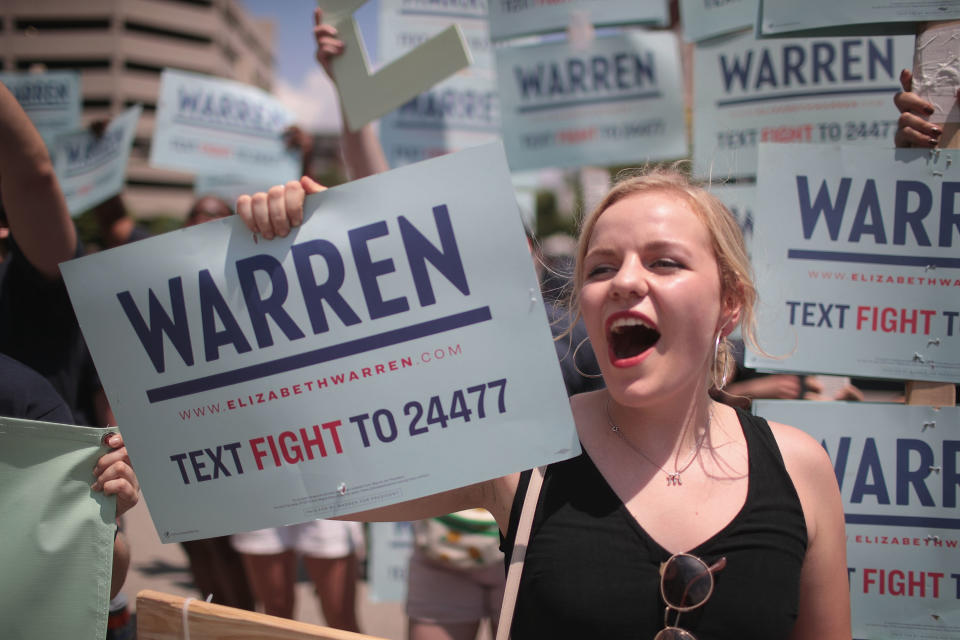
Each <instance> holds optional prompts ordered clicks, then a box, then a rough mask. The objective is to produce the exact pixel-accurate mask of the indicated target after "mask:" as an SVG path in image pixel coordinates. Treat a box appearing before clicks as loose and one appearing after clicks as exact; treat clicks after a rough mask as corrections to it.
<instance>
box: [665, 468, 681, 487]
mask: <svg viewBox="0 0 960 640" xmlns="http://www.w3.org/2000/svg"><path fill="white" fill-rule="evenodd" d="M682 484H683V483H682V482H681V481H680V472H679V471H674V472H673V473H668V474H667V486H668V487H679V486H680V485H682Z"/></svg>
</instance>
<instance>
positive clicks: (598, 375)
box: [573, 337, 603, 378]
mask: <svg viewBox="0 0 960 640" xmlns="http://www.w3.org/2000/svg"><path fill="white" fill-rule="evenodd" d="M588 340H590V338H589V337H587V338H584V339H583V340H581V341H580V343H579V344H578V345H577V346H576V348H575V349H574V350H573V368H574V369H575V370H576V372H577V373H579V374H580V375H582V376H583V377H584V378H602V377H603V374H602V373H584V372H583V371H580V367H578V366H577V353H579V352H580V347H582V346H583V345H584V344H585V343H586V342H587V341H588Z"/></svg>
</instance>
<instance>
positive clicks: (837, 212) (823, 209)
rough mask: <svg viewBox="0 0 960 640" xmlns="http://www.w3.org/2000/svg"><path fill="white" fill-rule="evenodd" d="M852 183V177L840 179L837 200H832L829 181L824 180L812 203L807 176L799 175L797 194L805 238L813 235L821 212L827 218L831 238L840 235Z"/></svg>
mask: <svg viewBox="0 0 960 640" xmlns="http://www.w3.org/2000/svg"><path fill="white" fill-rule="evenodd" d="M850 183H851V179H850V178H842V179H841V180H840V188H839V190H838V191H837V200H836V202H832V201H831V200H830V189H829V188H828V187H827V181H826V180H824V181H823V183H822V184H821V185H820V190H819V191H818V192H817V199H816V201H815V202H814V203H813V204H812V205H811V203H810V186H809V182H808V180H807V176H797V196H798V197H799V204H800V219H801V222H802V223H803V237H804V238H805V239H807V240H809V239H810V237H811V236H812V235H813V231H814V229H815V228H816V226H817V220H819V219H820V214H821V213H822V214H823V218H824V219H825V220H826V224H827V230H828V231H829V233H830V239H831V240H836V239H837V237H838V236H839V235H840V223H841V222H843V211H844V209H845V208H846V206H847V196H849V194H850Z"/></svg>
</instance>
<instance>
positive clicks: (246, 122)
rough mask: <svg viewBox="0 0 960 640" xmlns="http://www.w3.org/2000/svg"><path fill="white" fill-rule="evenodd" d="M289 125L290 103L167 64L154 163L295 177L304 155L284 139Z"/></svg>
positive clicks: (278, 179)
mask: <svg viewBox="0 0 960 640" xmlns="http://www.w3.org/2000/svg"><path fill="white" fill-rule="evenodd" d="M291 124H293V115H292V114H291V113H290V112H289V111H288V110H287V109H286V107H284V106H283V105H282V104H281V103H280V102H279V101H278V100H276V99H275V98H273V97H272V96H270V95H269V94H268V93H265V92H264V91H261V90H260V89H257V88H256V87H251V86H249V85H245V84H241V83H239V82H233V81H232V80H222V79H220V78H213V77H211V76H204V75H200V74H195V73H187V72H185V71H176V70H173V69H165V70H164V71H163V73H162V74H161V75H160V97H159V100H158V102H157V116H156V125H155V126H154V131H153V142H152V143H151V145H150V164H151V165H153V166H157V167H164V168H167V169H178V170H181V171H189V172H191V173H215V174H217V175H235V176H250V177H251V178H257V179H261V180H268V181H269V182H270V183H271V184H281V183H283V182H286V181H288V180H296V179H297V178H298V177H299V175H300V159H299V157H298V155H297V153H296V152H295V151H291V150H290V149H287V146H286V143H285V142H284V140H283V132H284V130H285V129H286V128H287V127H288V126H290V125H291Z"/></svg>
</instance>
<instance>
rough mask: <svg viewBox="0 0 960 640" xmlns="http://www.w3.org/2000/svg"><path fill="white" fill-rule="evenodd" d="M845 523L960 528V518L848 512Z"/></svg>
mask: <svg viewBox="0 0 960 640" xmlns="http://www.w3.org/2000/svg"><path fill="white" fill-rule="evenodd" d="M846 521H847V524H879V525H885V526H890V527H927V528H929V529H960V518H930V517H921V516H877V515H865V514H859V513H848V514H847V515H846Z"/></svg>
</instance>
